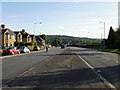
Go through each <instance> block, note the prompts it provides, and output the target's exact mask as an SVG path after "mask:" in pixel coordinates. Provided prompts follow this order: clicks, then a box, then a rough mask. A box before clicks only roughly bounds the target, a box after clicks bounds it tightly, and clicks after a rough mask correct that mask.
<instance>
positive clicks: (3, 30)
mask: <svg viewBox="0 0 120 90" xmlns="http://www.w3.org/2000/svg"><path fill="white" fill-rule="evenodd" d="M1 30H2V34H4V33H5V32H6V31H7V30H8V31H9V33H10V34H11V35H15V33H14V32H13V31H12V30H10V29H9V28H5V29H1Z"/></svg>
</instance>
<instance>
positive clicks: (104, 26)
mask: <svg viewBox="0 0 120 90" xmlns="http://www.w3.org/2000/svg"><path fill="white" fill-rule="evenodd" d="M100 23H103V25H104V39H103V49H105V22H100Z"/></svg>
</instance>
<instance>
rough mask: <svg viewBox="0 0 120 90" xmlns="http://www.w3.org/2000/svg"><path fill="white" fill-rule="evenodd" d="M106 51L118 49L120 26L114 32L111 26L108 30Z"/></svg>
mask: <svg viewBox="0 0 120 90" xmlns="http://www.w3.org/2000/svg"><path fill="white" fill-rule="evenodd" d="M106 48H107V49H120V26H119V27H118V28H117V29H116V30H114V29H113V28H112V26H111V27H110V30H109V35H108V38H107V40H106Z"/></svg>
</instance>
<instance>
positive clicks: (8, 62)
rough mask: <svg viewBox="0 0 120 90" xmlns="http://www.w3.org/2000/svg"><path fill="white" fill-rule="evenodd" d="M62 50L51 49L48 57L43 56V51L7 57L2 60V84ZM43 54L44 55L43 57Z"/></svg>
mask: <svg viewBox="0 0 120 90" xmlns="http://www.w3.org/2000/svg"><path fill="white" fill-rule="evenodd" d="M62 51H63V50H60V49H58V48H56V49H52V50H50V51H49V53H50V54H49V53H47V54H49V55H47V54H45V53H46V52H45V51H42V52H41V51H40V52H36V53H30V54H25V55H24V54H22V55H16V56H8V57H5V58H2V63H3V65H2V71H3V72H2V79H3V81H2V82H3V83H5V82H7V81H9V80H10V79H12V78H14V77H16V76H17V75H19V74H21V73H23V72H25V71H26V70H28V69H30V68H31V67H34V66H35V65H37V64H39V63H41V62H42V61H44V60H46V59H48V58H51V56H52V55H55V54H59V53H61V52H62ZM37 54H39V55H40V58H38V57H37ZM43 54H44V55H43Z"/></svg>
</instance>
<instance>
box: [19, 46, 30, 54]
mask: <svg viewBox="0 0 120 90" xmlns="http://www.w3.org/2000/svg"><path fill="white" fill-rule="evenodd" d="M19 50H20V52H21V53H30V50H29V48H28V47H25V46H21V47H20V48H19Z"/></svg>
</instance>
